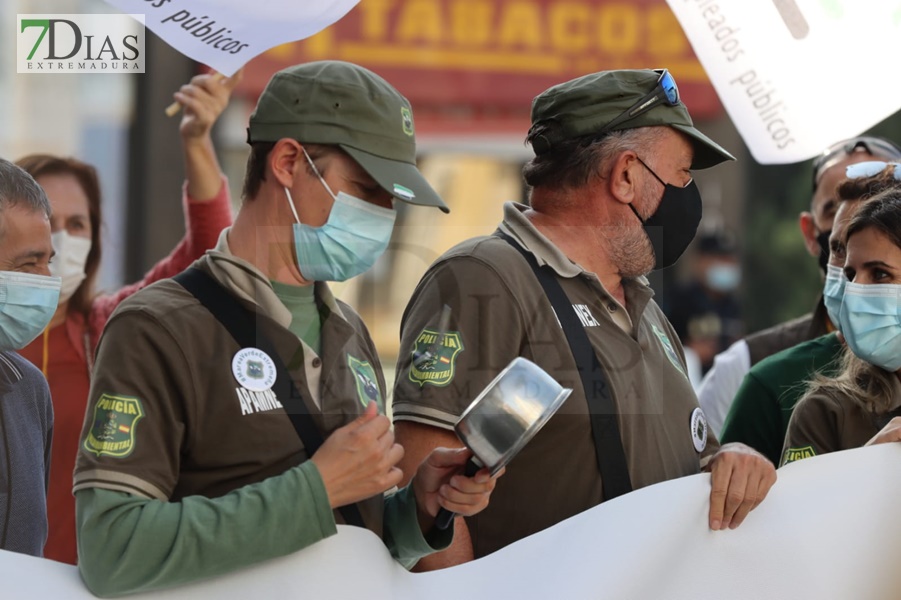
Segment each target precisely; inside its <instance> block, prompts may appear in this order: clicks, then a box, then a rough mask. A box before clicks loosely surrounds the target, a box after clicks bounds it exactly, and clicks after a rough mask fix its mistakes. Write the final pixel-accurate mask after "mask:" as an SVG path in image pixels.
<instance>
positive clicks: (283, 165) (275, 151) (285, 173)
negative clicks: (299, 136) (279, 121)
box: [268, 138, 306, 188]
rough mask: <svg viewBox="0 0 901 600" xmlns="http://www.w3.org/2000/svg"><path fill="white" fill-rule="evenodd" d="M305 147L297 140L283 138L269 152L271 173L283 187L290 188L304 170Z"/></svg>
mask: <svg viewBox="0 0 901 600" xmlns="http://www.w3.org/2000/svg"><path fill="white" fill-rule="evenodd" d="M305 160H306V159H305V158H304V156H303V146H301V145H300V143H299V142H297V141H296V140H292V139H288V138H282V139H280V140H279V141H277V142H276V143H275V146H273V147H272V150H271V151H270V152H269V164H268V167H269V171H270V172H271V173H272V177H273V179H275V181H276V182H278V185H280V186H282V187H288V188H290V187H291V186H292V185H293V184H294V178H295V177H297V176H298V175H299V174H300V173H302V172H303V170H304V161H305Z"/></svg>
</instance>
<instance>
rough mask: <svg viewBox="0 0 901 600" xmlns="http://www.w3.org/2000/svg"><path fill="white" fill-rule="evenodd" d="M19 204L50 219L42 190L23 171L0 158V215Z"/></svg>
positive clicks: (45, 197) (48, 202)
mask: <svg viewBox="0 0 901 600" xmlns="http://www.w3.org/2000/svg"><path fill="white" fill-rule="evenodd" d="M19 204H24V205H25V206H27V207H28V208H31V209H32V210H35V211H38V210H39V211H41V212H43V213H44V214H45V215H47V218H48V219H49V218H50V201H49V200H48V199H47V194H46V193H44V190H43V188H41V186H39V185H38V183H37V182H36V181H35V180H34V178H33V177H32V176H31V175H29V174H28V172H27V171H25V169H23V168H21V167H18V166H16V165H14V164H13V163H11V162H9V161H8V160H4V159H2V158H0V213H2V212H3V211H4V210H6V208H7V207H9V206H15V205H19Z"/></svg>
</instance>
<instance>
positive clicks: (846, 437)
mask: <svg viewBox="0 0 901 600" xmlns="http://www.w3.org/2000/svg"><path fill="white" fill-rule="evenodd" d="M890 382H891V386H892V398H893V400H894V409H893V410H892V412H891V414H885V415H876V414H873V413H872V412H870V411H869V410H868V409H867V408H865V407H864V406H862V405H861V404H859V403H858V402H856V401H854V400H851V399H850V398H848V397H846V396H844V395H842V394H841V393H840V392H839V391H838V390H830V389H826V390H821V391H818V392H814V393H810V394H807V395H806V396H805V397H804V398H803V399H802V400H801V401H800V402H798V404H797V406H795V411H794V413H793V414H792V417H791V421H789V424H788V432H787V433H786V434H785V445H784V447H783V451H782V464H781V465H780V466H782V465H787V464H788V463H791V462H795V461H798V460H801V459H804V458H810V457H812V456H819V455H820V454H827V453H829V452H838V451H839V450H850V449H852V448H860V447H861V446H864V445H866V443H867V442H869V441H870V440H871V439H872V438H873V436H875V435H876V434H877V433H879V432H880V431H881V430H882V428H883V427H885V426H886V425H888V423H889V421H890V420H891V418H892V417H893V416H898V413H899V412H901V411H899V408H898V406H899V405H901V381H898V378H897V377H891V378H890Z"/></svg>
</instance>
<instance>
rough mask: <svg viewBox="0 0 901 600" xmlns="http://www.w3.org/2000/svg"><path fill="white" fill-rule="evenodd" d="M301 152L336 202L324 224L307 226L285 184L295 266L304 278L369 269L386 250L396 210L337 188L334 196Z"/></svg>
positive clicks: (343, 276)
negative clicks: (290, 213)
mask: <svg viewBox="0 0 901 600" xmlns="http://www.w3.org/2000/svg"><path fill="white" fill-rule="evenodd" d="M304 156H306V157H307V161H308V162H309V163H310V166H312V167H313V171H314V172H315V173H316V176H317V177H318V178H319V181H320V182H322V185H323V186H325V189H326V190H327V191H328V193H329V194H330V195H331V197H332V198H334V199H335V203H334V204H333V205H332V210H331V212H330V213H329V216H328V221H327V222H326V223H325V225H323V226H321V227H310V226H309V225H305V224H303V223H301V222H300V218H299V217H298V216H297V209H295V208H294V199H293V198H292V197H291V192H290V191H289V190H288V188H285V194H286V195H287V196H288V203H289V204H290V205H291V212H292V213H294V220H295V221H297V222H296V223H294V251H295V254H296V256H297V268H298V269H300V274H301V275H303V278H304V279H306V280H307V281H346V280H348V279H350V278H351V277H355V276H356V275H359V274H360V273H364V272H365V271H367V270H369V268H370V267H371V266H372V265H374V264H375V261H376V260H377V259H378V257H379V256H381V255H382V254H383V253H384V252H385V249H386V248H387V247H388V242H389V241H390V240H391V232H392V231H394V219H395V218H396V217H397V212H396V211H394V209H391V208H382V207H381V206H376V205H374V204H372V203H370V202H366V201H365V200H361V199H359V198H355V197H354V196H351V195H350V194H346V193H344V192H338V195H337V196H336V195H335V194H334V193H332V190H331V188H329V186H328V184H327V183H326V182H325V180H324V179H323V178H322V175H320V174H319V171H318V170H317V169H316V167H315V166H314V165H313V161H312V160H310V157H309V155H307V153H306V150H304Z"/></svg>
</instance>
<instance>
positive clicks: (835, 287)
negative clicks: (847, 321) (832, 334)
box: [823, 265, 848, 331]
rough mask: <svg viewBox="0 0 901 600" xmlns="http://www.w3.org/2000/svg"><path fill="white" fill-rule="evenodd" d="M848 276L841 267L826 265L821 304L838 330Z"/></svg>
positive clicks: (840, 328) (839, 328)
mask: <svg viewBox="0 0 901 600" xmlns="http://www.w3.org/2000/svg"><path fill="white" fill-rule="evenodd" d="M846 283H848V278H847V277H845V271H844V269H842V268H841V267H836V266H834V265H826V285H824V286H823V304H825V305H826V312H827V313H829V320H830V321H832V324H833V325H835V328H836V329H838V330H839V331H841V330H842V326H841V320H840V319H841V310H842V298H843V297H844V295H845V284H846Z"/></svg>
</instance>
